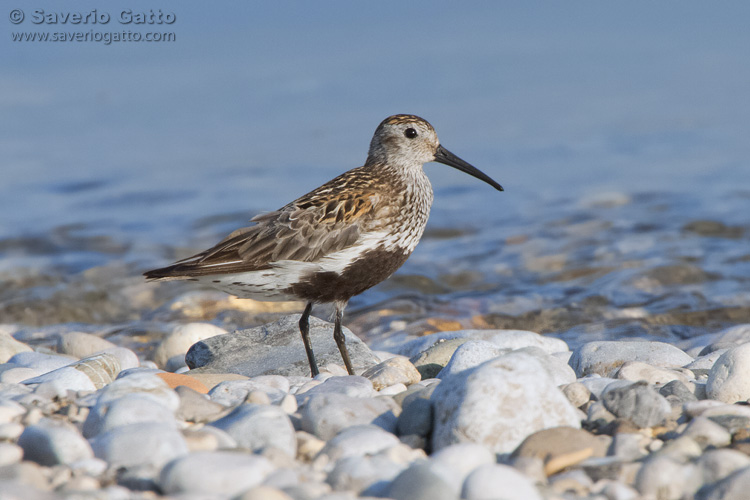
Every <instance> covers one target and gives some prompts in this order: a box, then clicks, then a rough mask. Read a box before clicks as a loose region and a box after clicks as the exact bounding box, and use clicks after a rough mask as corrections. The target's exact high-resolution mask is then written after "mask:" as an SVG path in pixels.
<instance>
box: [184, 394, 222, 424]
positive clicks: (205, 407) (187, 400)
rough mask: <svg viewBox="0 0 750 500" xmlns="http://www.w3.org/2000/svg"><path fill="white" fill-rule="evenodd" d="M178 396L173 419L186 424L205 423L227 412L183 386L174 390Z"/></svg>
mask: <svg viewBox="0 0 750 500" xmlns="http://www.w3.org/2000/svg"><path fill="white" fill-rule="evenodd" d="M175 392H177V394H178V395H179V396H180V407H179V408H178V409H177V412H176V413H175V417H176V418H178V419H180V420H184V421H186V422H196V423H205V422H210V421H212V420H216V419H218V418H220V417H222V416H223V415H224V414H225V413H226V412H227V411H228V410H227V407H226V406H224V405H222V404H219V403H217V402H215V401H211V399H210V398H209V397H208V396H207V395H205V394H201V393H200V392H198V391H195V390H193V389H191V388H189V387H186V386H184V385H181V386H178V387H177V388H175Z"/></svg>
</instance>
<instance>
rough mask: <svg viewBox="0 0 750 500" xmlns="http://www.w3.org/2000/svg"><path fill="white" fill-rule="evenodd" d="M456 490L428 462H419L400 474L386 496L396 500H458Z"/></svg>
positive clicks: (389, 487)
mask: <svg viewBox="0 0 750 500" xmlns="http://www.w3.org/2000/svg"><path fill="white" fill-rule="evenodd" d="M458 494H459V492H458V491H456V490H454V489H453V488H452V487H451V485H450V484H449V483H447V482H446V481H445V480H444V479H443V478H442V474H440V473H439V472H437V471H436V469H435V468H434V466H432V465H431V464H429V463H428V462H418V463H415V464H414V465H412V466H411V467H409V468H408V469H406V470H405V471H403V472H402V473H401V474H399V475H398V476H397V477H396V479H394V480H393V482H392V483H391V484H390V485H389V486H388V489H387V494H386V496H387V497H388V498H392V499H394V500H456V499H457V498H458Z"/></svg>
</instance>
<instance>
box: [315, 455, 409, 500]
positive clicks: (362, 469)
mask: <svg viewBox="0 0 750 500" xmlns="http://www.w3.org/2000/svg"><path fill="white" fill-rule="evenodd" d="M405 468H406V466H405V465H404V464H397V463H395V462H393V461H392V460H389V459H388V458H387V457H385V456H383V455H374V456H369V455H361V456H349V457H346V458H342V459H340V460H338V461H337V462H336V464H335V466H334V468H333V470H332V471H331V472H330V473H329V474H328V478H327V479H326V482H327V483H328V484H330V485H331V487H332V488H333V489H334V490H336V491H354V492H356V493H358V494H359V493H362V494H364V495H367V496H382V495H384V494H385V493H386V491H387V489H388V484H389V483H390V482H391V481H393V480H394V479H395V478H396V476H398V475H399V474H400V473H401V472H402V471H403V470H404V469H405Z"/></svg>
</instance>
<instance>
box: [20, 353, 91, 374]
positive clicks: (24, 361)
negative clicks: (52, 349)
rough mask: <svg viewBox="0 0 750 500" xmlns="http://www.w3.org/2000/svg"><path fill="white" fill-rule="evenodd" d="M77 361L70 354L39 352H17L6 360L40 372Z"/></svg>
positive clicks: (49, 370)
mask: <svg viewBox="0 0 750 500" xmlns="http://www.w3.org/2000/svg"><path fill="white" fill-rule="evenodd" d="M75 361H78V360H77V359H76V358H73V357H71V356H58V355H56V354H43V353H41V352H36V351H30V352H19V353H18V354H15V355H13V357H12V358H10V359H9V360H8V361H7V362H8V363H9V364H13V365H16V366H22V367H24V368H33V369H34V370H37V371H39V372H41V373H47V372H51V371H52V370H57V369H58V368H62V367H63V366H67V365H69V364H70V363H73V362H75Z"/></svg>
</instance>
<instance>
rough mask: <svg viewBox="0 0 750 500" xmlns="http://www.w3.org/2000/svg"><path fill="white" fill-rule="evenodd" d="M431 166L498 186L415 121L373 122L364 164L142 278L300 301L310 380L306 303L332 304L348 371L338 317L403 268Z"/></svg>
mask: <svg viewBox="0 0 750 500" xmlns="http://www.w3.org/2000/svg"><path fill="white" fill-rule="evenodd" d="M432 161H434V162H438V163H443V164H445V165H449V166H451V167H454V168H456V169H458V170H461V171H462V172H466V173H467V174H469V175H472V176H474V177H476V178H478V179H481V180H483V181H484V182H486V183H488V184H490V185H491V186H492V187H494V188H495V189H497V190H498V191H502V190H503V188H502V186H501V185H500V184H498V183H497V182H495V181H494V180H492V179H491V178H490V177H489V176H487V175H486V174H485V173H483V172H481V171H480V170H478V169H477V168H475V167H473V166H472V165H470V164H469V163H467V162H465V161H464V160H462V159H460V158H459V157H457V156H456V155H454V154H453V153H451V152H450V151H448V150H447V149H445V148H444V147H443V146H441V145H440V142H439V141H438V137H437V134H436V133H435V129H434V128H432V125H430V124H429V123H428V122H427V121H426V120H424V119H422V118H420V117H418V116H414V115H394V116H391V117H388V118H386V119H385V120H383V122H381V123H380V125H378V128H377V129H376V130H375V134H374V136H373V138H372V141H371V142H370V150H369V152H368V154H367V160H366V161H365V164H364V165H363V166H361V167H357V168H355V169H352V170H349V171H348V172H345V173H343V174H341V175H339V176H338V177H336V178H335V179H333V180H331V181H329V182H327V183H325V184H323V185H322V186H320V187H319V188H317V189H315V190H313V191H310V192H309V193H307V194H306V195H304V196H302V197H300V198H297V199H296V200H294V201H293V202H291V203H289V204H287V205H284V206H283V207H281V208H280V209H278V210H276V211H275V212H269V213H265V214H261V215H258V216H256V217H253V218H252V219H251V222H254V223H255V224H254V225H252V226H250V227H244V228H241V229H237V230H236V231H234V232H233V233H231V234H230V235H229V236H227V237H226V238H224V239H223V240H222V241H221V242H219V243H218V244H217V245H216V246H214V247H211V248H209V249H208V250H205V251H203V252H200V253H199V254H196V255H194V256H192V257H188V258H186V259H183V260H180V261H178V262H176V263H175V264H173V265H171V266H168V267H164V268H161V269H154V270H152V271H148V272H146V273H144V276H146V278H148V279H149V280H155V281H167V280H192V281H198V282H200V283H204V284H206V285H210V286H212V287H214V288H218V289H219V290H222V291H224V292H228V293H230V294H233V295H236V296H238V297H243V298H252V299H256V300H263V301H282V300H303V301H306V302H307V305H306V307H305V310H304V312H303V313H302V317H301V318H300V320H299V328H300V333H301V334H302V342H303V343H304V346H305V351H306V353H307V360H308V361H309V363H310V372H311V374H312V376H313V377H314V376H315V375H317V374H318V365H317V363H316V361H315V354H314V353H313V349H312V345H311V343H310V333H309V323H308V322H309V317H310V312H311V311H312V307H313V304H325V303H333V304H334V306H335V314H334V328H333V337H334V340H335V341H336V345H337V346H338V348H339V351H340V352H341V358H342V359H343V361H344V365H346V370H347V372H349V374H352V375H353V374H354V370H353V368H352V363H351V361H350V359H349V353H348V351H347V349H346V344H345V339H344V334H343V332H342V330H341V320H342V318H343V315H344V308H345V307H346V304H347V303H348V301H349V299H351V298H352V297H354V296H355V295H358V294H360V293H362V292H364V291H365V290H367V289H368V288H370V287H372V286H375V285H377V284H378V283H380V282H381V281H383V280H385V279H386V278H388V277H389V276H390V275H391V274H393V273H394V272H395V271H396V269H398V268H399V267H401V265H402V264H403V263H404V262H405V261H406V259H407V258H408V257H409V255H410V254H411V253H412V251H413V250H414V248H415V247H416V246H417V243H418V242H419V239H420V238H421V237H422V233H423V232H424V228H425V225H426V224H427V218H428V216H429V213H430V206H431V205H432V186H431V185H430V181H429V180H428V179H427V176H426V175H425V173H424V170H423V168H422V167H423V165H424V164H425V163H427V162H432Z"/></svg>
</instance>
